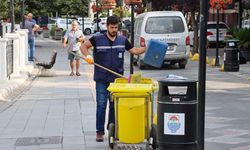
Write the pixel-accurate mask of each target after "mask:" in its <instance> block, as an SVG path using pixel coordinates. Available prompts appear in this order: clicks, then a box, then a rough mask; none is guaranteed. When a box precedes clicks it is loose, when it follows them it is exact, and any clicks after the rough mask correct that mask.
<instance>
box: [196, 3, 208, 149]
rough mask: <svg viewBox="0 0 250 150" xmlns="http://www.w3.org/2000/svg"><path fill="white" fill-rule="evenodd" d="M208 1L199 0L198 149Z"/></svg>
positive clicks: (202, 120)
mask: <svg viewBox="0 0 250 150" xmlns="http://www.w3.org/2000/svg"><path fill="white" fill-rule="evenodd" d="M207 19H208V1H207V0H200V41H199V43H200V45H199V54H200V55H199V56H200V58H199V85H198V121H197V122H198V123H197V124H198V131H197V133H198V134H197V136H198V138H197V139H198V148H197V149H198V150H204V143H205V142H204V139H205V105H206V99H205V98H206V53H207V47H206V45H207V44H206V42H207V40H206V39H207V37H206V33H207Z"/></svg>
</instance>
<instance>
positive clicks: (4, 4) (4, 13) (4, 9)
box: [0, 0, 8, 20]
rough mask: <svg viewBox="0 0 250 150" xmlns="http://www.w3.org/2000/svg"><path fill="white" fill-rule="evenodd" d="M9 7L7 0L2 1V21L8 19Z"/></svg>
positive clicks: (0, 12)
mask: <svg viewBox="0 0 250 150" xmlns="http://www.w3.org/2000/svg"><path fill="white" fill-rule="evenodd" d="M7 8H8V6H7V0H3V1H1V4H0V20H1V19H6V18H8V9H7Z"/></svg>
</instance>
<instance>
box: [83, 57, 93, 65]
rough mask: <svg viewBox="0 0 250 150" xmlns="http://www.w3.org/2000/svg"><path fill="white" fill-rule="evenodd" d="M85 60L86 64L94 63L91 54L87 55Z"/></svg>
mask: <svg viewBox="0 0 250 150" xmlns="http://www.w3.org/2000/svg"><path fill="white" fill-rule="evenodd" d="M85 61H86V62H87V63H88V64H93V63H94V60H93V57H92V56H91V55H87V56H86V59H85Z"/></svg>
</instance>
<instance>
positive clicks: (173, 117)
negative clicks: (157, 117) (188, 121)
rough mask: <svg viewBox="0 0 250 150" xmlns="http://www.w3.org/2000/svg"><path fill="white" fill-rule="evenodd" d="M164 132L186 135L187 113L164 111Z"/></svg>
mask: <svg viewBox="0 0 250 150" xmlns="http://www.w3.org/2000/svg"><path fill="white" fill-rule="evenodd" d="M164 134H168V135H185V114H184V113H164Z"/></svg>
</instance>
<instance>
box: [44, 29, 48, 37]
mask: <svg viewBox="0 0 250 150" xmlns="http://www.w3.org/2000/svg"><path fill="white" fill-rule="evenodd" d="M43 37H44V38H49V30H43Z"/></svg>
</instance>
